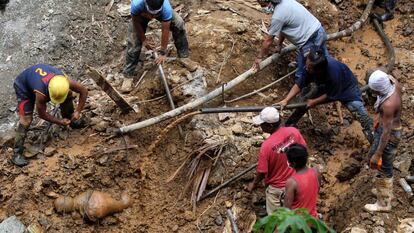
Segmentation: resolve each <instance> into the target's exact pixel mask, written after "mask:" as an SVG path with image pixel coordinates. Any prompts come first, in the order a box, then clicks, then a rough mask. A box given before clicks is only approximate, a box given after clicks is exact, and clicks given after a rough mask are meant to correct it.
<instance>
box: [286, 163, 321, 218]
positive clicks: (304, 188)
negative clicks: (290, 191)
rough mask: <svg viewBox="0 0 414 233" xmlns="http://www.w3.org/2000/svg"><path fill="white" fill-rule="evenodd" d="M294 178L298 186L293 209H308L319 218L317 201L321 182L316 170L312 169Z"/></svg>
mask: <svg viewBox="0 0 414 233" xmlns="http://www.w3.org/2000/svg"><path fill="white" fill-rule="evenodd" d="M292 178H293V179H294V180H295V181H296V184H297V190H296V195H295V199H294V200H293V202H292V209H297V208H306V209H308V210H309V213H310V215H312V216H314V217H317V215H318V213H317V212H316V200H317V199H318V192H319V182H318V174H317V172H316V170H315V169H313V168H311V169H308V170H307V171H306V172H305V173H303V174H298V173H296V174H295V175H293V176H292Z"/></svg>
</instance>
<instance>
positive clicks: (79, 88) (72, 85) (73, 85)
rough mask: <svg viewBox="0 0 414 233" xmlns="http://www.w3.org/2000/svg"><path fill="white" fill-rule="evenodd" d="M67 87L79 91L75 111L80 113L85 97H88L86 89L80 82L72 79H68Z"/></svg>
mask: <svg viewBox="0 0 414 233" xmlns="http://www.w3.org/2000/svg"><path fill="white" fill-rule="evenodd" d="M69 88H70V89H71V90H72V91H74V92H76V93H79V104H78V107H77V108H76V111H77V112H79V113H80V112H82V110H83V108H84V107H85V103H86V98H87V97H88V89H86V88H85V87H84V86H82V84H80V83H79V82H77V81H74V80H69Z"/></svg>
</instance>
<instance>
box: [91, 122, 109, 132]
mask: <svg viewBox="0 0 414 233" xmlns="http://www.w3.org/2000/svg"><path fill="white" fill-rule="evenodd" d="M92 128H93V129H94V130H96V131H98V132H104V131H106V129H107V128H109V123H108V122H106V121H101V122H99V123H98V124H96V125H94V126H93V127H92Z"/></svg>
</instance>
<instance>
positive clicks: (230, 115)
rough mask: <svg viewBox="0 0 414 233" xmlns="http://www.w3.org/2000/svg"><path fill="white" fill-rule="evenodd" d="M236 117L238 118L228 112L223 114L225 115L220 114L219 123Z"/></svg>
mask: <svg viewBox="0 0 414 233" xmlns="http://www.w3.org/2000/svg"><path fill="white" fill-rule="evenodd" d="M235 116H236V114H235V113H228V112H223V113H219V114H218V118H219V121H221V122H224V121H227V120H229V119H230V118H233V117H235Z"/></svg>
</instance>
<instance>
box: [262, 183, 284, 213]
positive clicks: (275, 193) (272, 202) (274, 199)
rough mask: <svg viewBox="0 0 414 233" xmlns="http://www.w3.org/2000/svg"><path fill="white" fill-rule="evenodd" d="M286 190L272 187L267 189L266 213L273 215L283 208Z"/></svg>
mask: <svg viewBox="0 0 414 233" xmlns="http://www.w3.org/2000/svg"><path fill="white" fill-rule="evenodd" d="M284 191H285V189H284V188H283V189H281V188H276V187H273V186H271V185H269V186H267V188H266V212H267V215H271V214H272V213H273V212H275V211H276V210H277V209H278V208H280V207H282V206H283V203H282V197H283V195H284Z"/></svg>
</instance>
